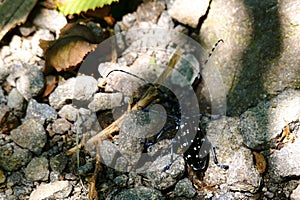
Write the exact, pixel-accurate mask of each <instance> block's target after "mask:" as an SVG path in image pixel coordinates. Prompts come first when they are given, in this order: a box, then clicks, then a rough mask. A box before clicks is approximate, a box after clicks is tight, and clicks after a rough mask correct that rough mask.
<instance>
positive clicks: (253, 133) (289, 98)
mask: <svg viewBox="0 0 300 200" xmlns="http://www.w3.org/2000/svg"><path fill="white" fill-rule="evenodd" d="M299 102H300V92H299V91H297V90H291V89H290V90H286V91H284V92H282V93H281V94H280V95H278V96H277V97H275V98H274V99H272V100H271V101H267V102H262V103H260V104H258V105H257V106H256V107H254V108H251V109H249V110H247V111H246V112H245V113H243V114H242V115H241V119H240V124H239V129H240V132H241V134H242V136H243V137H244V142H245V144H246V145H247V146H248V147H249V148H251V149H256V150H263V149H268V148H269V147H270V146H271V147H272V146H273V147H274V142H275V138H276V137H277V136H279V135H280V133H281V132H282V130H283V129H284V127H285V126H286V125H287V124H288V123H290V122H293V121H297V120H299V118H300V103H299Z"/></svg>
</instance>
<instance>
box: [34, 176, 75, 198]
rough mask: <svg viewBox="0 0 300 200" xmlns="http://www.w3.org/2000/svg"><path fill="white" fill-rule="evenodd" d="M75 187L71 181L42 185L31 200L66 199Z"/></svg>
mask: <svg viewBox="0 0 300 200" xmlns="http://www.w3.org/2000/svg"><path fill="white" fill-rule="evenodd" d="M72 189H73V187H72V185H71V184H70V182H69V181H56V182H53V183H48V184H43V185H40V186H38V187H37V188H36V190H34V191H33V192H32V193H31V194H30V197H29V200H37V199H65V198H67V197H68V196H69V194H70V193H71V191H72Z"/></svg>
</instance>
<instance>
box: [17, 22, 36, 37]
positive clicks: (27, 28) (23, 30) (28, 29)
mask: <svg viewBox="0 0 300 200" xmlns="http://www.w3.org/2000/svg"><path fill="white" fill-rule="evenodd" d="M19 30H20V33H21V34H22V35H23V36H25V37H27V36H29V35H30V34H32V33H33V32H34V31H36V27H34V26H30V25H27V24H25V25H23V26H20V27H19Z"/></svg>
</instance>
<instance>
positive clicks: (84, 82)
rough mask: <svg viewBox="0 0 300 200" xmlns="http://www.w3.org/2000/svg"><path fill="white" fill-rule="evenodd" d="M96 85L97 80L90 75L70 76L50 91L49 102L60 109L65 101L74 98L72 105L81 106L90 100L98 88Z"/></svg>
mask: <svg viewBox="0 0 300 200" xmlns="http://www.w3.org/2000/svg"><path fill="white" fill-rule="evenodd" d="M97 85H98V83H97V81H96V80H95V79H94V78H93V77H91V76H78V77H76V78H70V79H68V80H67V81H66V82H65V83H63V84H61V85H59V86H58V87H57V88H56V89H55V90H54V92H52V93H51V95H50V96H49V103H50V105H51V106H53V107H54V108H55V109H60V108H61V107H62V106H63V105H65V104H66V103H67V101H71V100H75V101H73V105H76V106H78V107H82V106H84V104H85V102H86V101H89V100H91V98H92V96H93V95H94V93H95V92H96V91H97V89H98V86H97ZM81 103H83V105H82V104H81Z"/></svg>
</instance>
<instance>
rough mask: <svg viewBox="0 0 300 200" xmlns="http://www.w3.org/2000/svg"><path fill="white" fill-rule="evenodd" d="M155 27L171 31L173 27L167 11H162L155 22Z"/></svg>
mask: <svg viewBox="0 0 300 200" xmlns="http://www.w3.org/2000/svg"><path fill="white" fill-rule="evenodd" d="M157 26H158V27H159V28H164V29H168V30H171V29H173V27H174V26H175V24H174V22H173V21H172V18H171V16H170V15H169V13H168V12H167V11H163V12H162V13H161V15H160V17H159V19H158V21H157Z"/></svg>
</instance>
